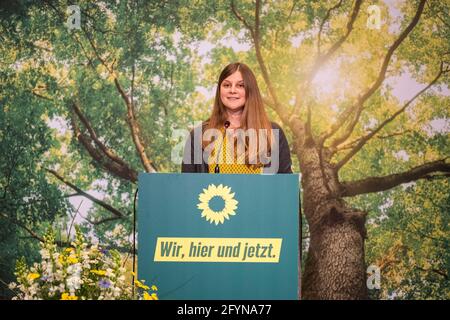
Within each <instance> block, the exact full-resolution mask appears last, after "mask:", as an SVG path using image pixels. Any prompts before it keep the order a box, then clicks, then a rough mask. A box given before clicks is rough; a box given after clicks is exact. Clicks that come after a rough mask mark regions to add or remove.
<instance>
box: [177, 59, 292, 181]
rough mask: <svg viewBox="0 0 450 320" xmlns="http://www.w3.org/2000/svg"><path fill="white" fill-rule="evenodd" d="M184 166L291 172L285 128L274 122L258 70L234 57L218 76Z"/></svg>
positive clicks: (205, 169) (226, 170)
mask: <svg viewBox="0 0 450 320" xmlns="http://www.w3.org/2000/svg"><path fill="white" fill-rule="evenodd" d="M181 171H182V172H196V173H208V172H209V173H246V174H251V173H255V174H258V173H292V169H291V156H290V151H289V146H288V143H287V140H286V136H285V135H284V132H283V130H282V129H281V128H280V127H279V126H278V125H277V124H276V123H273V122H270V121H269V119H268V117H267V115H266V113H265V110H264V106H263V102H262V97H261V94H260V92H259V88H258V84H257V82H256V78H255V75H254V74H253V72H252V71H251V70H250V68H249V67H248V66H246V65H245V64H243V63H239V62H237V63H232V64H230V65H228V66H226V67H225V69H224V70H223V71H222V73H221V74H220V76H219V81H218V84H217V90H216V97H215V101H214V107H213V111H212V114H211V116H210V118H209V119H208V120H206V121H205V122H203V124H202V125H201V126H199V127H197V128H195V129H194V130H192V131H191V134H190V136H189V138H188V140H187V142H186V146H185V150H184V157H183V163H182V167H181Z"/></svg>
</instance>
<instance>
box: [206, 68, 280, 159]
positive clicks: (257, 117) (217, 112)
mask: <svg viewBox="0 0 450 320" xmlns="http://www.w3.org/2000/svg"><path fill="white" fill-rule="evenodd" d="M237 71H240V72H241V74H242V79H243V80H244V88H245V99H246V100H245V105H244V110H243V112H242V116H241V128H242V129H244V130H248V129H255V130H256V132H257V133H259V132H261V131H260V130H261V129H266V130H267V131H266V132H267V136H266V140H267V147H266V148H263V149H265V150H260V148H259V146H260V143H259V139H260V136H259V134H258V135H257V139H258V144H257V146H258V148H257V155H258V163H257V167H259V166H261V163H260V159H261V157H264V156H265V154H270V152H271V146H272V125H271V123H270V121H269V118H268V117H267V114H266V112H265V110H264V104H263V99H262V97H261V93H260V91H259V88H258V83H257V82H256V77H255V75H254V74H253V72H252V71H251V70H250V68H249V67H248V66H247V65H245V64H243V63H240V62H235V63H231V64H229V65H227V66H226V67H225V68H224V69H223V70H222V72H221V73H220V76H219V81H218V83H217V89H216V97H215V100H214V106H213V110H212V114H211V116H210V118H209V119H208V120H206V122H205V123H204V126H203V130H208V129H219V130H221V129H223V127H224V123H225V121H227V114H226V108H225V106H224V105H223V103H222V99H221V98H220V88H221V85H222V82H223V81H224V80H225V79H226V78H227V77H229V76H230V75H232V74H233V73H235V72H237ZM209 143H211V141H207V140H203V141H202V144H203V148H206V146H207V145H208V144H209ZM263 145H264V144H263ZM250 149H251V148H250ZM249 152H250V154H249ZM251 153H253V152H252V151H251V150H249V146H248V139H246V143H245V159H246V164H247V165H248V159H256V154H251Z"/></svg>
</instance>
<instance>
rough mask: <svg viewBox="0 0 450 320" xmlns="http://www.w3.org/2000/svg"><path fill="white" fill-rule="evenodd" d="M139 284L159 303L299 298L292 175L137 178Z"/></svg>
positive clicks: (295, 191)
mask: <svg viewBox="0 0 450 320" xmlns="http://www.w3.org/2000/svg"><path fill="white" fill-rule="evenodd" d="M138 185H139V194H138V216H137V221H138V229H137V230H138V244H137V246H138V278H139V279H143V280H145V282H146V284H149V285H153V284H155V285H156V286H157V287H158V296H159V298H160V299H170V300H172V299H183V300H193V299H201V300H203V299H207V300H216V299H219V300H229V299H233V300H235V299H238V300H239V299H248V300H265V299H289V300H290V299H297V297H298V272H299V270H298V266H299V258H298V257H299V250H300V248H299V241H298V238H299V196H298V195H299V176H298V174H278V175H264V174H262V175H244V174H191V173H180V174H164V173H151V174H149V173H143V174H140V175H139V182H138Z"/></svg>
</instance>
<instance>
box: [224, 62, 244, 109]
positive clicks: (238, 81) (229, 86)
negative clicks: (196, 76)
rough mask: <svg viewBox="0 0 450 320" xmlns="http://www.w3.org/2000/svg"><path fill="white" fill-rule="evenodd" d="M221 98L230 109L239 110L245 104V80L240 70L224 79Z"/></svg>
mask: <svg viewBox="0 0 450 320" xmlns="http://www.w3.org/2000/svg"><path fill="white" fill-rule="evenodd" d="M220 99H221V100H222V103H223V104H224V106H225V107H226V108H227V109H229V110H230V111H235V110H238V109H240V108H242V107H243V106H244V105H245V87H244V80H243V79H242V74H241V72H240V71H236V72H235V73H233V74H231V75H229V76H228V77H227V78H225V80H223V81H222V83H221V84H220Z"/></svg>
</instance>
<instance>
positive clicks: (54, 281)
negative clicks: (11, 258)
mask: <svg viewBox="0 0 450 320" xmlns="http://www.w3.org/2000/svg"><path fill="white" fill-rule="evenodd" d="M71 245H72V246H71V247H68V248H62V249H61V248H58V247H57V245H56V243H55V236H54V232H53V231H52V230H49V231H48V232H47V233H46V235H45V236H44V242H43V243H42V244H41V250H40V255H41V261H40V262H39V263H34V264H33V265H32V266H31V267H28V266H27V264H26V262H25V259H24V258H22V259H20V260H19V261H18V262H17V265H16V272H15V275H16V276H17V283H11V284H10V286H9V287H10V289H11V290H13V291H15V292H17V295H16V296H15V297H14V298H13V299H16V300H17V299H26V300H28V299H32V300H41V299H44V300H91V299H95V300H116V299H126V300H129V299H139V300H157V299H158V296H157V294H156V291H157V288H156V286H151V287H149V286H147V285H145V283H144V282H143V281H139V280H135V281H134V284H133V285H132V284H131V283H130V281H131V279H130V281H127V280H126V278H127V277H126V274H127V271H126V269H125V268H124V267H123V266H122V261H121V260H122V259H121V256H120V253H119V252H118V251H116V250H105V249H101V248H99V246H98V245H96V244H93V245H89V244H88V243H87V242H86V239H85V237H84V236H83V234H82V232H81V231H80V230H79V229H78V228H77V229H76V237H75V240H74V241H73V242H72V243H71ZM135 276H136V275H135V274H133V277H135ZM133 287H134V288H133ZM133 289H135V290H133ZM133 292H134V296H133Z"/></svg>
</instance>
